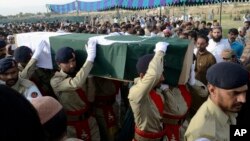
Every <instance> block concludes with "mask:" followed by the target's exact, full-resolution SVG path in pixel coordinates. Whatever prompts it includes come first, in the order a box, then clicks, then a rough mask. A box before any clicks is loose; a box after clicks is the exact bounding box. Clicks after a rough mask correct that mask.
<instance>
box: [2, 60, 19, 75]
mask: <svg viewBox="0 0 250 141" xmlns="http://www.w3.org/2000/svg"><path fill="white" fill-rule="evenodd" d="M15 66H16V62H15V60H13V59H11V58H3V59H0V74H3V73H4V72H6V71H7V70H8V69H10V68H13V67H15Z"/></svg>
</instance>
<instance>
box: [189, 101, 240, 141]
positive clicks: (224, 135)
mask: <svg viewBox="0 0 250 141" xmlns="http://www.w3.org/2000/svg"><path fill="white" fill-rule="evenodd" d="M236 116H237V114H235V113H228V114H226V113H224V112H223V111H222V110H221V109H220V108H219V107H218V106H217V105H215V104H214V103H213V102H212V101H211V99H210V98H208V99H207V101H206V102H204V103H203V104H202V106H201V107H200V109H199V110H198V111H197V113H196V114H195V116H194V117H193V118H192V120H191V122H190V124H189V126H188V129H187V131H186V133H185V140H186V141H194V140H196V139H199V138H207V139H209V140H211V141H229V140H230V135H229V134H230V131H229V127H230V125H231V124H232V125H235V124H236Z"/></svg>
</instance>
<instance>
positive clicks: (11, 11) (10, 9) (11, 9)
mask: <svg viewBox="0 0 250 141" xmlns="http://www.w3.org/2000/svg"><path fill="white" fill-rule="evenodd" d="M72 1H75V0H0V15H3V16H8V15H15V14H18V13H20V12H23V13H37V12H47V9H46V6H45V5H46V4H65V3H69V2H72ZM80 1H99V0H80Z"/></svg>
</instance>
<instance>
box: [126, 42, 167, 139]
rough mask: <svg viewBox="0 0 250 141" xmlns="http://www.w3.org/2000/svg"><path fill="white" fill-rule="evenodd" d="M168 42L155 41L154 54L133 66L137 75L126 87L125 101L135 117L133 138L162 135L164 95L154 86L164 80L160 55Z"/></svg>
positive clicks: (151, 137)
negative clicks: (130, 85)
mask: <svg viewBox="0 0 250 141" xmlns="http://www.w3.org/2000/svg"><path fill="white" fill-rule="evenodd" d="M168 45H169V44H168V43H166V42H158V43H157V44H156V47H155V55H153V54H149V55H145V56H143V57H141V58H140V59H139V60H138V62H137V65H136V68H137V71H138V73H139V75H140V77H139V78H136V79H135V81H134V82H135V84H134V85H133V86H132V87H131V88H130V90H129V95H128V99H129V103H130V105H131V108H132V111H133V114H134V118H135V136H134V140H135V141H146V140H147V141H160V140H161V139H162V138H163V136H164V134H165V130H164V126H163V122H162V112H163V105H164V101H165V100H164V98H163V96H162V95H161V94H159V93H158V92H156V90H155V88H156V87H157V86H158V85H159V84H160V83H161V82H162V81H163V80H164V77H163V57H164V54H165V52H166V50H167V46H168Z"/></svg>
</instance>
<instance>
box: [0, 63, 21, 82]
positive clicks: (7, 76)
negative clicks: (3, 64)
mask: <svg viewBox="0 0 250 141" xmlns="http://www.w3.org/2000/svg"><path fill="white" fill-rule="evenodd" d="M0 80H2V81H4V82H5V84H6V85H7V86H9V87H11V86H13V85H15V84H16V82H17V80H18V68H17V67H13V68H10V69H8V70H7V71H6V72H4V73H3V74H0Z"/></svg>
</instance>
